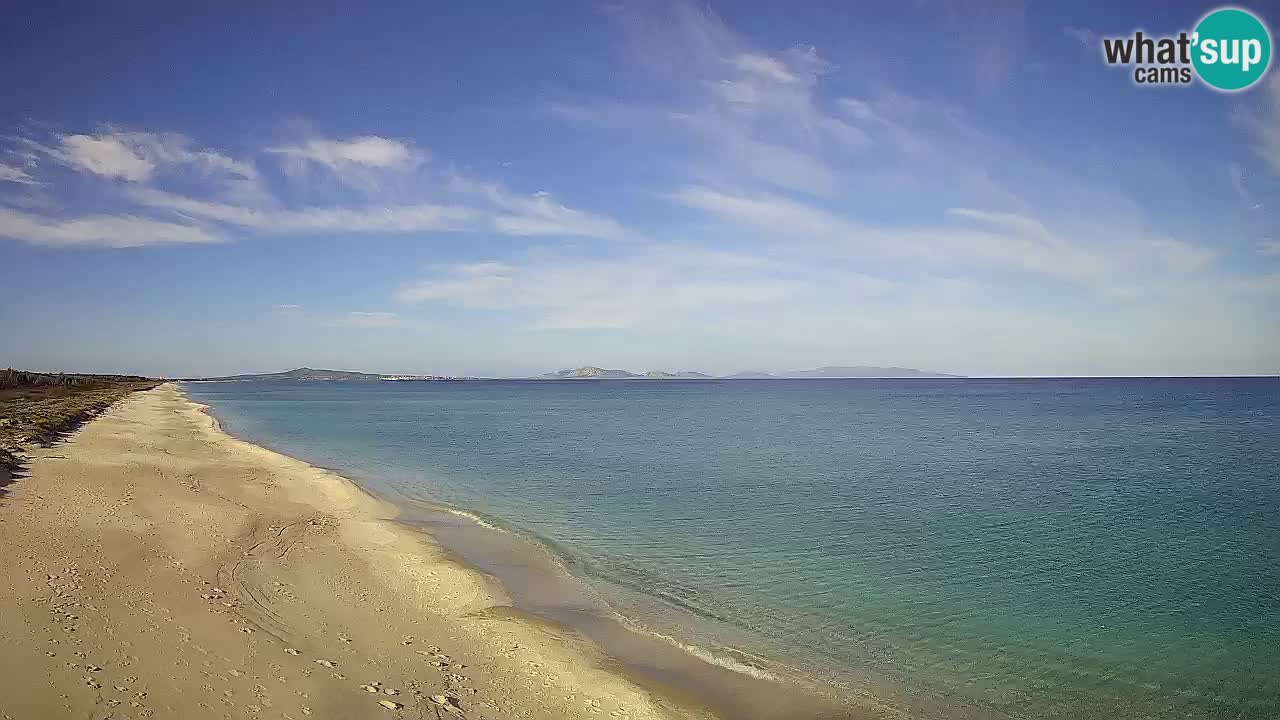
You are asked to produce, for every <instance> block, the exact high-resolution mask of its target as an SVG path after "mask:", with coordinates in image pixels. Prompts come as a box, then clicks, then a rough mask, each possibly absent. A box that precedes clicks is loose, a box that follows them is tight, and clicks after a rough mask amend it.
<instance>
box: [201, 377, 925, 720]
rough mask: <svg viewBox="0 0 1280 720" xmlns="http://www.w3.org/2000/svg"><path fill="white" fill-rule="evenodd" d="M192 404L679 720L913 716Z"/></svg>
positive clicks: (462, 511)
mask: <svg viewBox="0 0 1280 720" xmlns="http://www.w3.org/2000/svg"><path fill="white" fill-rule="evenodd" d="M179 391H181V385H179ZM184 397H186V395H185V393H184ZM187 400H188V402H192V403H194V404H196V405H198V406H199V407H201V408H203V410H202V412H203V413H204V414H205V415H206V416H208V417H209V418H210V419H211V420H212V421H213V422H214V423H215V427H216V430H217V431H218V432H220V433H223V434H225V435H227V436H228V437H230V438H233V439H235V440H236V441H238V442H242V443H245V444H248V445H250V446H253V447H256V448H261V449H262V450H264V451H265V452H269V453H273V454H277V455H280V456H281V457H284V458H288V459H290V460H292V461H294V462H298V463H302V464H304V465H307V466H308V467H314V468H317V469H319V470H322V471H324V472H327V473H330V474H332V475H333V476H334V477H337V478H339V479H341V481H343V482H346V483H349V484H350V485H351V486H352V488H354V489H355V490H356V491H358V492H360V493H363V494H365V495H367V496H368V497H370V498H371V499H373V500H376V501H377V502H381V503H386V504H388V505H390V506H392V507H394V508H396V510H397V515H396V517H395V518H394V519H393V520H391V522H394V523H396V524H397V525H399V526H401V527H403V528H404V529H405V530H406V531H408V532H411V533H418V534H422V535H425V536H427V537H428V538H430V540H431V542H433V543H434V544H435V545H436V546H438V547H439V548H440V549H441V550H442V551H443V552H444V554H445V556H446V557H448V558H449V559H450V560H451V561H453V562H454V563H456V564H457V565H458V567H459V568H461V569H462V570H463V571H466V572H471V573H475V574H476V575H478V576H479V577H481V578H483V579H484V580H485V581H486V582H489V583H490V584H491V585H492V586H493V589H494V591H495V594H496V595H498V596H500V597H501V598H502V600H503V602H499V603H495V604H494V605H493V607H491V608H489V609H487V610H485V611H484V612H485V613H486V614H487V615H488V616H490V617H505V618H508V619H510V620H512V621H514V622H520V623H527V624H531V625H533V626H535V627H537V628H540V629H544V630H551V631H554V632H555V633H557V634H559V635H561V636H573V637H575V638H576V639H580V640H582V641H585V642H587V643H589V644H590V645H591V646H592V648H593V651H594V652H595V654H597V655H599V656H602V657H603V658H604V662H603V663H601V666H602V667H605V668H607V669H608V670H609V671H610V672H613V673H616V674H618V675H619V676H621V677H622V678H624V679H625V680H626V681H628V682H634V683H636V684H637V685H638V686H640V687H641V688H643V689H644V690H645V691H647V692H651V693H653V694H655V695H657V696H659V697H663V698H666V699H668V700H670V701H673V702H674V703H675V704H676V705H677V706H678V707H679V708H680V709H679V710H677V711H676V714H675V715H674V717H684V716H685V713H693V714H695V715H698V716H704V715H705V716H707V717H709V718H719V719H720V720H729V719H732V720H804V719H805V718H813V719H822V720H854V719H855V718H856V719H859V720H860V719H862V718H872V717H876V718H879V717H902V716H905V715H906V713H905V712H903V711H901V710H898V709H896V708H893V707H891V706H889V705H886V704H884V702H883V700H882V699H879V698H873V697H871V696H869V695H866V694H861V693H860V694H858V695H857V696H856V701H857V702H856V704H854V700H855V697H854V693H853V691H850V690H848V689H839V688H836V687H834V686H832V687H830V688H827V689H826V690H822V689H820V688H821V685H822V683H821V681H816V680H812V679H810V678H807V677H804V676H803V675H801V674H799V672H798V671H795V670H792V669H789V668H785V667H773V666H770V665H768V664H764V665H763V666H760V665H756V664H752V662H751V660H752V656H751V655H750V653H748V652H746V651H743V650H737V649H735V648H732V647H728V646H725V647H720V648H718V650H720V652H719V653H718V652H715V651H714V650H712V649H706V648H702V647H699V646H698V645H692V644H688V643H685V642H683V641H681V640H680V639H678V638H676V637H672V636H670V635H666V634H663V633H660V632H657V631H653V630H649V629H647V628H645V627H643V626H642V625H639V624H637V623H635V622H634V621H632V620H631V619H629V618H626V617H625V616H623V615H620V614H619V613H617V612H616V611H615V610H614V609H613V608H611V607H609V605H608V604H607V602H606V601H605V600H603V599H601V598H600V597H598V594H597V593H596V591H595V590H594V589H592V588H590V587H589V585H588V584H587V583H586V582H585V581H584V579H583V578H580V577H578V576H576V575H575V574H574V573H573V572H572V571H571V570H569V568H567V567H566V566H565V564H564V562H563V559H562V558H560V557H559V556H558V555H557V554H556V553H555V552H554V551H553V550H552V549H551V548H549V547H547V546H546V545H545V544H544V542H543V541H542V540H541V539H540V538H536V537H531V536H528V535H526V534H525V533H524V532H523V531H521V530H518V529H513V528H509V527H505V526H504V525H503V523H502V522H501V520H500V519H496V518H495V519H493V522H490V521H489V520H488V519H485V518H483V517H481V516H480V515H478V514H476V513H475V512H474V511H472V510H468V509H466V508H459V507H454V506H451V505H448V504H444V503H440V502H436V501H428V500H423V499H419V498H413V497H409V496H405V495H403V494H399V493H397V494H396V495H395V496H394V497H390V496H385V497H384V496H383V495H382V494H380V493H377V492H375V491H373V490H370V489H369V488H367V487H365V486H364V485H362V484H361V483H360V481H359V480H357V479H355V478H354V477H349V476H348V475H347V474H344V472H345V471H344V470H342V469H340V468H334V467H331V466H327V465H315V464H312V463H310V462H309V461H307V460H305V459H303V458H299V457H296V456H293V455H290V454H288V453H287V452H284V451H282V450H279V449H275V448H272V447H270V446H268V445H267V444H264V443H261V442H260V441H255V440H254V439H248V438H243V437H240V436H237V435H235V434H233V433H232V432H230V431H228V430H227V429H226V428H225V427H223V425H222V423H221V421H220V420H219V419H218V417H217V415H216V414H215V413H214V411H213V410H212V408H210V407H209V406H208V405H203V404H201V403H199V402H197V401H195V400H192V399H191V398H189V397H187ZM587 596H591V597H590V599H586V598H587ZM658 601H659V602H661V600H660V599H658ZM683 612H689V611H688V610H684V611H683ZM739 656H741V657H742V659H738V658H739Z"/></svg>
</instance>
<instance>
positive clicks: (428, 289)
mask: <svg viewBox="0 0 1280 720" xmlns="http://www.w3.org/2000/svg"><path fill="white" fill-rule="evenodd" d="M752 266H753V262H752V261H751V260H750V259H748V260H746V261H741V260H736V259H734V258H733V257H732V256H724V255H721V254H715V253H707V254H702V253H698V252H696V251H689V250H686V249H681V248H653V249H651V250H650V251H647V252H644V253H641V254H640V255H636V256H629V257H620V258H609V259H596V260H582V259H571V258H556V259H542V260H537V261H530V262H527V263H523V264H508V263H496V262H485V263H460V264H457V265H452V266H447V267H444V268H441V269H440V270H439V271H438V272H437V273H436V274H435V275H434V276H433V277H430V278H428V279H426V280H423V281H421V282H418V283H415V284H412V285H409V286H406V287H405V288H403V289H401V291H400V292H399V294H398V297H399V299H400V300H402V301H404V302H440V303H445V304H450V305H458V306H461V307H469V308H482V309H490V310H507V311H522V312H527V313H529V314H531V324H532V326H533V327H536V328H539V329H603V328H626V327H635V326H641V325H654V324H662V323H666V324H670V325H675V324H683V323H688V322H690V321H695V319H696V318H698V317H705V316H706V315H707V314H708V313H713V314H714V313H719V312H724V311H726V310H729V309H743V308H751V307H757V308H758V307H764V306H767V305H769V304H770V303H775V302H779V301H782V300H784V299H785V298H787V297H788V296H790V295H791V294H792V293H794V292H799V291H801V290H803V287H804V286H803V285H800V284H796V283H793V282H791V281H786V280H780V279H775V278H770V277H768V275H767V273H762V272H758V271H757V272H747V271H746V268H749V267H752Z"/></svg>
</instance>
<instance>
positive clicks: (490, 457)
mask: <svg viewBox="0 0 1280 720" xmlns="http://www.w3.org/2000/svg"><path fill="white" fill-rule="evenodd" d="M184 389H185V390H186V392H187V393H188V395H189V396H190V397H191V398H192V399H194V400H196V401H198V402H202V403H206V404H208V405H209V406H210V407H211V411H212V412H213V413H214V415H215V416H216V417H217V418H219V420H220V421H221V422H222V424H223V426H224V428H225V429H226V430H228V431H229V432H231V433H232V434H234V435H236V436H238V437H241V438H244V439H246V440H249V441H252V442H255V443H258V444H261V445H264V446H267V447H270V448H272V449H274V450H277V451H280V452H282V453H285V454H288V455H291V456H294V457H298V458H301V459H303V460H306V461H309V462H312V463H314V464H317V465H321V466H325V467H328V468H332V469H334V470H336V471H338V472H340V473H342V474H344V475H346V476H348V477H350V478H352V479H353V480H355V481H356V482H358V483H360V484H361V485H362V486H364V487H365V488H366V489H368V490H369V491H370V492H372V493H374V494H376V495H379V496H382V497H385V498H388V499H390V500H392V501H393V502H397V503H399V504H400V505H401V506H402V507H404V508H406V512H405V517H406V518H407V520H408V521H412V519H413V518H415V517H417V518H421V519H422V522H421V525H422V527H423V528H424V530H427V531H432V529H433V527H434V529H435V530H436V531H439V532H440V533H441V537H444V538H445V539H446V542H445V544H446V545H448V544H449V541H451V542H453V543H454V544H455V545H456V547H454V548H453V549H454V550H455V551H456V552H457V553H458V554H459V556H460V557H462V558H463V559H465V560H467V561H468V562H472V563H474V564H476V565H478V566H480V567H481V568H483V569H486V570H487V571H491V572H492V573H493V574H494V575H496V576H497V577H498V578H499V580H503V579H504V573H503V568H504V567H505V568H506V571H507V574H508V576H509V577H510V582H511V584H512V586H513V587H515V588H516V589H517V590H520V589H521V588H523V589H524V590H523V592H524V595H525V599H526V603H525V609H526V610H530V611H532V612H534V613H535V614H536V613H538V611H539V610H540V609H541V610H543V611H545V612H544V614H546V615H549V616H552V617H551V618H550V619H551V620H554V621H556V622H561V623H566V624H570V625H572V624H574V621H573V618H574V617H579V618H582V617H587V616H589V617H590V622H586V623H580V624H581V625H582V626H583V627H587V628H588V629H589V628H590V626H591V625H593V624H595V625H599V624H600V623H601V622H602V618H607V619H608V621H609V622H610V623H614V624H616V625H617V626H624V627H625V628H626V629H627V632H629V633H634V634H639V635H645V636H647V637H649V638H651V639H653V640H654V641H655V642H659V643H662V644H666V645H668V646H669V647H670V648H672V651H673V652H678V653H681V654H684V655H688V656H689V657H692V658H697V662H699V663H703V662H705V663H706V664H708V665H711V666H714V667H715V668H716V669H717V671H718V672H723V673H732V674H734V675H740V676H742V677H744V678H752V679H754V680H755V681H759V682H782V683H791V682H795V683H800V684H806V683H807V684H811V685H812V686H813V687H816V688H820V689H821V692H824V693H825V692H830V691H831V689H835V691H836V692H848V693H850V695H851V696H858V697H861V698H863V699H864V700H866V699H867V698H871V699H872V700H870V701H868V702H872V703H873V704H877V703H878V704H880V706H881V707H882V708H890V709H892V712H893V713H901V714H902V715H905V716H910V717H921V718H932V717H938V718H942V717H947V718H954V717H965V718H969V717H972V718H997V719H998V718H1054V719H1057V718H1162V719H1164V718H1205V719H1207V718H1215V719H1216V718H1238V719H1242V720H1246V719H1248V720H1251V719H1255V718H1256V719H1257V720H1264V719H1266V720H1274V719H1275V718H1280V379H1276V378H1197V379H1172V378H1171V379H1131V378H1125V379H1120V378H1116V379H941V378H940V379H901V380H888V379H885V380H880V379H850V380H828V379H810V380H736V381H707V382H703V381H477V382H390V381H383V382H278V383H265V382H220V383H186V384H184ZM441 517H448V518H453V522H452V523H450V522H448V521H447V520H441ZM432 518H434V520H433V519H432ZM466 527H470V528H472V530H467V529H466ZM475 528H480V529H481V530H478V531H476V532H488V533H491V534H492V533H498V534H501V535H503V536H506V537H509V538H510V542H511V543H513V544H517V543H518V544H519V545H520V546H521V547H523V548H524V550H522V551H521V552H524V553H526V554H527V553H528V552H529V548H533V549H534V552H535V553H536V554H539V555H540V556H542V557H544V558H546V559H547V562H546V563H545V566H544V565H539V564H537V563H534V564H532V565H531V564H530V563H511V562H505V563H504V561H503V558H502V554H503V552H504V551H503V549H502V548H503V547H505V546H504V545H503V544H502V543H501V542H496V543H495V542H494V541H492V538H490V540H488V541H485V542H473V541H470V540H467V538H468V537H475V535H474V532H473V531H475V530H474V529H475ZM469 532H470V533H472V534H471V535H468V534H467V533H469ZM450 539H451V540H450ZM481 546H483V547H484V548H487V549H484V550H476V548H479V547H481ZM514 565H520V567H519V568H516V569H514V570H513V568H512V566H514ZM531 567H533V568H534V569H533V570H530V568H531ZM542 567H546V568H550V569H548V570H546V571H545V572H546V574H548V575H554V576H556V577H559V578H561V579H562V580H564V579H567V580H564V581H565V582H571V583H572V585H567V586H566V587H567V588H568V589H566V590H565V591H564V592H563V593H561V599H560V600H559V601H557V602H548V601H547V600H546V597H547V595H546V592H545V588H544V589H543V590H539V591H533V590H529V588H530V587H532V586H533V585H536V583H532V582H531V580H530V578H529V577H528V574H529V573H530V572H537V573H541V572H544V570H542V569H539V568H542ZM520 573H523V575H521V574H520ZM556 582H560V580H557V581H556ZM515 594H516V595H520V594H521V593H520V592H516V593H515ZM566 598H578V599H577V600H570V601H566V600H565V599H566ZM566 602H567V604H566ZM557 607H559V608H561V609H563V608H565V607H568V608H570V609H571V610H573V612H564V613H561V614H560V615H559V616H556V613H555V611H554V610H555V608H557ZM597 630H598V628H597ZM587 634H588V635H591V633H590V632H588V633H587ZM615 634H616V633H615ZM608 635H609V634H608V633H604V634H602V635H601V638H602V644H603V645H604V649H605V651H606V652H609V651H610V647H609V642H608V641H607V640H608ZM618 652H619V654H621V655H624V656H625V655H626V650H625V649H621V648H620V649H619V651H618ZM624 659H625V658H624ZM634 664H635V665H637V666H638V667H639V668H640V671H641V672H642V673H643V672H644V671H645V670H646V669H647V671H648V672H649V675H650V676H652V677H660V676H662V674H663V669H662V667H660V666H661V665H662V664H663V663H662V662H661V661H659V660H653V659H650V660H649V661H647V662H646V661H636V662H635V663H634ZM667 675H668V676H669V677H666V678H662V679H663V680H664V681H671V682H677V683H678V682H679V677H685V676H686V675H687V673H685V672H683V671H671V672H668V673H667ZM735 694H736V693H734V692H730V691H726V692H725V695H727V696H732V695H735ZM740 712H741V714H742V716H743V717H746V716H748V715H750V712H748V710H746V709H742V710H740Z"/></svg>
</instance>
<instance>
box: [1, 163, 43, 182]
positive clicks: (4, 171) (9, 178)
mask: <svg viewBox="0 0 1280 720" xmlns="http://www.w3.org/2000/svg"><path fill="white" fill-rule="evenodd" d="M0 182H11V183H17V184H19V185H39V184H40V183H39V182H38V181H36V179H35V178H33V177H31V176H30V175H29V174H27V171H26V169H24V168H20V167H18V166H16V165H9V164H7V163H2V162H0Z"/></svg>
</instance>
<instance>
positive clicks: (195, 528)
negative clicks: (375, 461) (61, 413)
mask: <svg viewBox="0 0 1280 720" xmlns="http://www.w3.org/2000/svg"><path fill="white" fill-rule="evenodd" d="M394 516H395V509H394V507H393V506H391V505H388V504H386V503H384V502H382V501H380V500H378V499H375V498H373V497H371V496H369V495H367V494H365V493H364V492H363V491H361V490H360V489H359V488H357V487H355V486H354V485H353V484H351V483H350V482H348V481H347V480H345V479H344V478H341V477H338V476H337V475H335V474H333V473H331V472H328V471H325V470H321V469H318V468H315V467H312V466H310V465H308V464H306V463H303V462H301V461H298V460H294V459H292V458H288V457H285V456H282V455H279V454H277V453H274V452H271V451H269V450H266V449H263V448H260V447H257V446H255V445H252V444H249V443H246V442H242V441H240V440H237V439H234V438H232V437H230V436H228V435H226V434H225V433H223V432H222V431H221V430H220V429H219V428H218V427H217V423H216V422H215V421H214V420H213V418H212V417H210V416H209V415H207V414H206V413H204V412H203V411H202V408H201V407H200V406H198V405H196V404H194V403H192V402H190V401H189V400H187V399H186V398H185V397H184V396H183V394H182V393H181V391H180V390H179V388H178V387H177V386H175V385H172V384H170V385H164V386H161V387H159V388H157V389H155V390H152V391H148V392H141V393H136V394H134V395H133V396H131V397H130V398H128V399H126V400H123V401H121V402H120V403H117V404H116V405H115V406H114V407H112V408H111V409H110V410H109V411H107V412H106V413H104V414H103V415H102V416H101V417H99V418H98V419H96V420H94V421H92V422H90V423H89V424H87V425H86V426H84V427H83V428H81V429H80V430H79V431H77V432H76V433H75V434H74V435H73V436H72V437H71V438H70V439H69V440H68V441H66V442H63V443H60V444H58V445H55V446H53V447H49V448H44V449H40V450H37V451H35V452H34V453H33V455H32V459H31V462H30V463H29V467H28V472H27V473H26V476H25V477H21V478H19V479H18V481H17V482H16V483H14V484H13V485H11V486H9V487H8V488H7V489H6V494H5V495H4V496H3V497H0V576H2V577H3V581H0V716H2V717H3V718H4V720H30V719H33V718H94V719H98V718H126V717H127V718H143V717H153V716H154V717H161V718H164V717H183V718H292V719H293V720H301V719H302V718H305V717H313V718H326V719H327V718H378V717H387V718H394V717H413V718H431V719H439V718H451V717H465V718H475V719H482V718H492V719H497V718H502V719H510V718H529V719H541V718H557V719H559V718H577V717H591V718H633V719H636V720H640V719H646V718H664V717H673V716H688V712H687V711H681V710H678V709H676V708H674V707H673V706H671V705H669V704H668V703H667V702H666V701H664V700H662V699H661V698H658V697H655V696H653V695H651V694H649V693H647V692H645V691H644V690H642V689H640V688H638V687H637V686H636V685H634V684H633V683H631V682H629V681H628V680H626V679H625V678H623V677H621V676H620V675H617V674H615V673H612V672H609V671H607V670H606V669H604V668H606V667H607V663H606V662H605V661H604V659H603V658H601V657H599V656H598V655H596V654H595V653H594V651H593V650H592V648H591V647H590V646H587V645H586V644H584V643H581V642H580V641H577V640H575V638H573V637H572V636H571V635H568V634H565V633H559V632H557V631H555V629H553V628H548V627H546V626H542V625H536V624H530V623H525V622H521V621H518V620H512V619H508V618H504V617H503V614H502V613H495V612H484V611H486V610H490V609H492V608H494V607H501V606H502V605H503V604H504V602H505V599H504V598H503V597H502V594H501V592H500V591H499V590H497V589H496V588H495V586H494V585H493V584H492V583H490V582H488V581H487V580H486V578H484V577H483V576H481V575H479V574H477V573H474V572H472V571H470V570H467V569H465V568H463V567H461V566H459V565H457V564H455V563H454V562H452V561H450V560H449V559H448V558H446V557H445V556H444V555H443V554H442V553H441V552H440V551H439V549H438V548H437V547H436V546H435V545H434V544H433V543H432V541H431V540H430V538H429V537H427V536H425V535H422V534H421V533H418V532H416V531H414V530H412V529H410V528H407V527H405V526H402V525H400V524H398V523H396V522H394V520H393V518H394Z"/></svg>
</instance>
